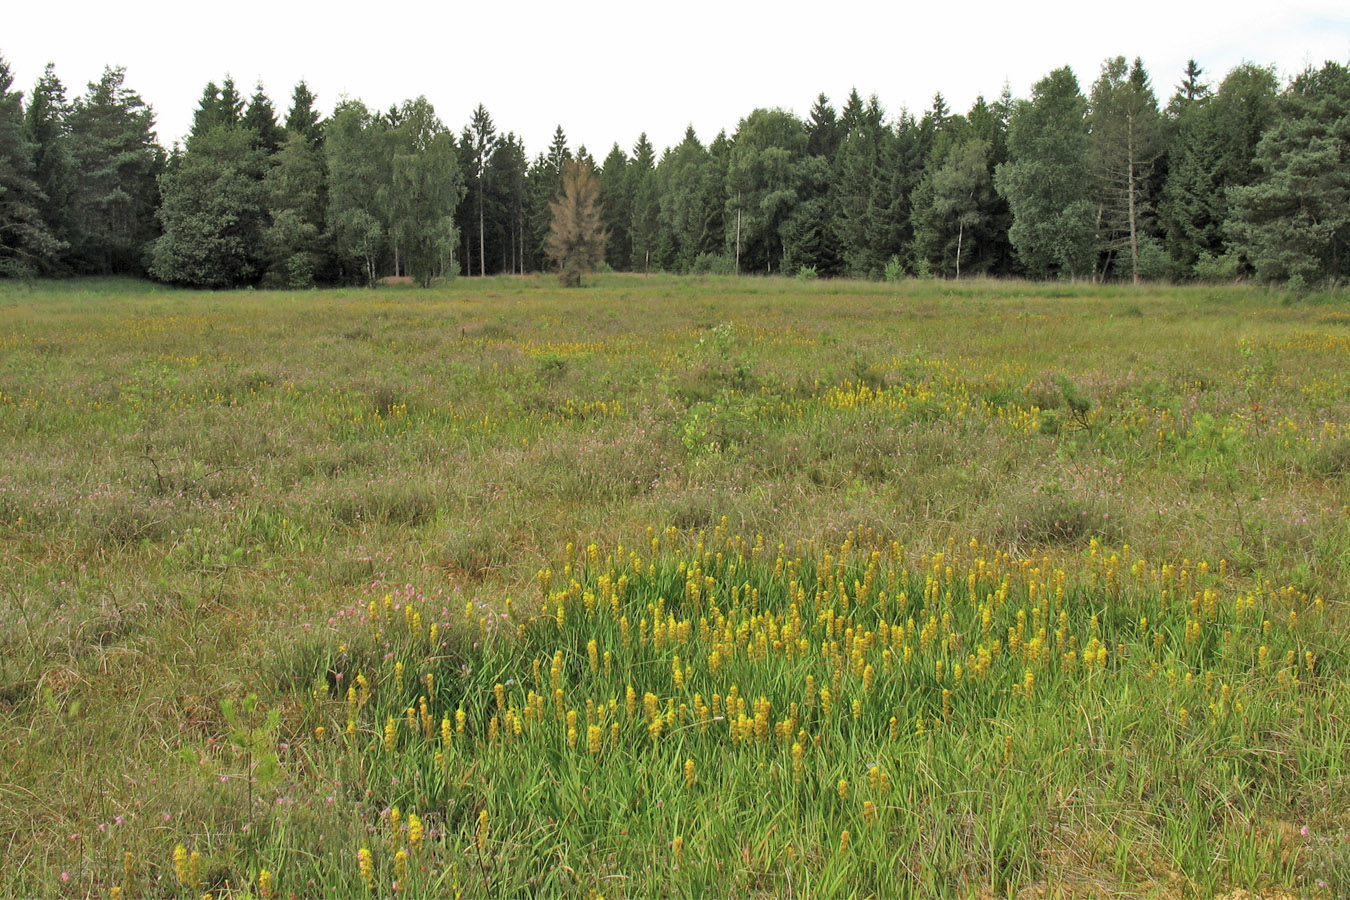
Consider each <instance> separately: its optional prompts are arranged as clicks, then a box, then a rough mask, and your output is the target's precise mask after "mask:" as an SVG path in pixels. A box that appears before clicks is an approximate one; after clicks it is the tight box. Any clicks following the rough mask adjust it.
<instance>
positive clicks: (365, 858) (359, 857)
mask: <svg viewBox="0 0 1350 900" xmlns="http://www.w3.org/2000/svg"><path fill="white" fill-rule="evenodd" d="M356 867H357V869H358V870H359V871H360V872H361V880H362V881H364V882H365V883H366V890H368V891H373V890H375V858H374V857H373V856H372V855H371V853H370V848H369V847H362V848H361V849H360V850H358V851H356Z"/></svg>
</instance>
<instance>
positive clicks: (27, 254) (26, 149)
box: [0, 57, 65, 277]
mask: <svg viewBox="0 0 1350 900" xmlns="http://www.w3.org/2000/svg"><path fill="white" fill-rule="evenodd" d="M13 83H14V79H13V77H12V76H11V75H10V70H9V64H8V63H7V62H6V61H5V60H4V58H3V57H0V276H8V277H14V276H29V275H33V274H36V273H39V272H43V271H49V270H50V269H51V267H52V266H53V265H55V263H56V261H57V259H58V254H60V252H61V251H62V250H63V249H64V248H65V247H64V244H62V242H61V241H60V240H59V239H58V238H57V237H56V236H55V235H53V234H52V232H51V229H50V228H49V227H48V226H47V223H46V222H45V221H44V220H43V217H42V209H43V204H44V203H45V202H46V197H45V195H44V194H43V193H42V189H41V188H40V187H39V185H38V183H37V181H36V180H35V177H34V176H35V174H36V167H35V166H34V162H33V157H34V153H35V150H36V148H35V145H34V143H33V141H32V140H30V139H29V137H28V133H27V132H28V129H27V128H26V127H25V123H24V113H23V94H22V93H19V92H17V91H11V90H10V88H11V86H12V85H13Z"/></svg>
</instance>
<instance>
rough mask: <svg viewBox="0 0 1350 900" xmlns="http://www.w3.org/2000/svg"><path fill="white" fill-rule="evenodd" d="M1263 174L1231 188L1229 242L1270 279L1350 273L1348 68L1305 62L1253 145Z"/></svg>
mask: <svg viewBox="0 0 1350 900" xmlns="http://www.w3.org/2000/svg"><path fill="white" fill-rule="evenodd" d="M1256 163H1257V166H1258V167H1259V168H1260V170H1261V173H1262V174H1261V177H1260V178H1259V179H1258V180H1257V181H1256V182H1255V183H1254V184H1252V185H1250V186H1248V187H1239V188H1234V189H1233V191H1232V192H1231V193H1230V202H1231V203H1232V213H1231V219H1230V222H1229V234H1230V235H1231V237H1232V241H1233V245H1234V247H1235V248H1236V249H1237V250H1238V251H1239V252H1241V253H1242V254H1243V255H1244V256H1245V257H1246V258H1247V260H1248V261H1249V262H1250V263H1251V265H1252V266H1253V267H1254V268H1255V269H1256V274H1257V276H1258V277H1260V278H1262V279H1265V280H1270V281H1282V280H1285V279H1293V278H1300V279H1302V280H1303V281H1304V282H1306V283H1308V284H1314V283H1317V282H1319V281H1322V280H1324V279H1339V278H1344V277H1346V276H1350V70H1347V69H1346V67H1345V66H1342V65H1340V64H1339V63H1331V62H1329V63H1327V64H1326V65H1324V66H1323V67H1322V68H1321V69H1319V70H1313V69H1308V70H1307V71H1305V72H1304V73H1303V74H1302V75H1300V76H1299V77H1298V78H1296V79H1295V80H1294V82H1293V84H1291V85H1290V87H1289V90H1287V91H1286V92H1285V93H1284V95H1283V96H1281V98H1280V102H1279V118H1278V120H1277V121H1276V123H1275V124H1274V126H1273V127H1272V128H1271V129H1270V130H1269V131H1267V132H1266V135H1265V137H1263V138H1262V139H1261V143H1260V144H1259V145H1258V146H1257V149H1256Z"/></svg>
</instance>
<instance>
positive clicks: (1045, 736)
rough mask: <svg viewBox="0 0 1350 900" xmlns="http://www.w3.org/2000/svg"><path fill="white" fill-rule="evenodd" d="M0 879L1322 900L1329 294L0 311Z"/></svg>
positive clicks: (1200, 292)
mask: <svg viewBox="0 0 1350 900" xmlns="http://www.w3.org/2000/svg"><path fill="white" fill-rule="evenodd" d="M0 454H3V456H2V457H0V458H3V460H4V463H3V465H0V764H2V765H3V773H4V775H3V779H0V848H3V853H4V857H3V865H0V894H3V895H6V896H9V895H21V896H22V895H34V896H59V897H85V896H95V897H108V896H114V895H120V896H122V897H139V896H146V897H168V896H172V897H199V896H201V895H203V894H205V893H211V894H212V895H213V896H215V897H220V896H273V895H275V896H281V897H287V896H297V897H318V896H340V897H349V896H391V895H394V894H403V895H406V896H426V895H435V896H455V895H463V896H466V897H477V896H486V895H495V896H519V895H535V896H582V897H588V896H592V895H602V896H604V897H609V898H615V897H645V896H655V895H667V894H672V895H676V896H757V895H758V896H851V895H860V896H864V895H875V896H881V897H900V896H915V897H920V896H954V897H966V896H970V897H986V896H1021V897H1052V896H1065V897H1071V896H1082V897H1097V896H1146V897H1148V896H1156V897H1181V896H1194V897H1209V896H1229V897H1241V896H1247V895H1248V894H1250V895H1257V896H1308V897H1326V898H1331V897H1338V896H1346V895H1350V812H1347V810H1350V771H1348V770H1347V765H1350V755H1348V753H1350V726H1348V725H1347V721H1346V712H1347V702H1346V697H1347V688H1350V655H1348V654H1347V647H1346V641H1345V634H1346V628H1347V624H1350V615H1348V614H1347V611H1346V599H1347V598H1346V593H1347V592H1346V586H1347V584H1350V306H1348V305H1347V303H1346V298H1345V297H1343V296H1312V297H1301V298H1291V297H1286V296H1283V295H1281V294H1278V293H1270V292H1267V291H1264V290H1260V289H1254V288H1248V287H1241V286H1238V287H1227V288H1214V287H1196V288H1187V289H1179V288H1156V289H1154V288H1145V289H1141V290H1134V289H1129V288H1121V287H1093V286H1070V285H1035V284H1025V283H997V282H983V281H970V282H962V283H948V282H909V283H903V284H898V285H883V284H866V283H851V282H843V283H836V282H824V283H822V282H809V283H802V282H797V281H787V280H772V279H743V280H731V279H725V280H723V279H665V278H656V277H653V278H651V279H645V278H641V277H628V276H606V277H603V278H601V279H599V281H598V282H597V284H596V286H594V287H592V288H587V289H584V290H580V291H563V290H559V289H558V288H556V287H555V286H554V284H553V283H551V282H549V281H545V280H536V279H499V280H486V281H476V280H459V281H456V282H454V283H452V284H450V285H448V286H446V287H443V288H436V289H432V290H427V291H421V290H414V289H385V290H381V291H377V292H368V291H327V292H311V293H294V294H289V293H262V292H259V293H254V292H238V293H219V294H212V293H188V292H178V291H172V290H167V289H163V288H157V287H153V286H148V285H143V284H138V283H129V282H66V283H54V284H44V285H38V286H24V285H16V284H0Z"/></svg>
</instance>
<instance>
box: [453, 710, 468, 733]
mask: <svg viewBox="0 0 1350 900" xmlns="http://www.w3.org/2000/svg"><path fill="white" fill-rule="evenodd" d="M468 719H469V716H468V713H466V712H464V707H462V706H461V707H460V708H459V709H457V710H455V732H456V733H457V734H463V733H464V725H465V723H466V722H467V721H468Z"/></svg>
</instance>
